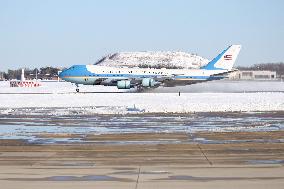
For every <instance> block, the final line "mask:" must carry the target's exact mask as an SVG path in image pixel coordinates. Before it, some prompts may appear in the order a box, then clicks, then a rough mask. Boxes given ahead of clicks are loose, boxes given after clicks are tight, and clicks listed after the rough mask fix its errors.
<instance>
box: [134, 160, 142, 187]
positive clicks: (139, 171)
mask: <svg viewBox="0 0 284 189" xmlns="http://www.w3.org/2000/svg"><path fill="white" fill-rule="evenodd" d="M140 173H141V166H139V169H138V175H137V180H136V185H135V189H137V188H138V183H139V178H140Z"/></svg>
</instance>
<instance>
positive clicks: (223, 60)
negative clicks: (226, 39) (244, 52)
mask: <svg viewBox="0 0 284 189" xmlns="http://www.w3.org/2000/svg"><path fill="white" fill-rule="evenodd" d="M240 50H241V45H231V46H229V47H228V48H227V49H225V50H224V51H223V52H222V53H221V54H219V55H218V56H217V57H216V58H214V59H213V60H212V61H211V62H209V63H208V64H207V65H206V66H203V67H202V69H205V70H231V69H232V68H233V65H234V63H235V61H236V59H237V57H238V55H239V52H240Z"/></svg>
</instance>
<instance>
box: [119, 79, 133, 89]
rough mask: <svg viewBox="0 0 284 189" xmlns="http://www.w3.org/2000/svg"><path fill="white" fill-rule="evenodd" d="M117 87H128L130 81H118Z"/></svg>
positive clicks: (129, 86)
mask: <svg viewBox="0 0 284 189" xmlns="http://www.w3.org/2000/svg"><path fill="white" fill-rule="evenodd" d="M117 88H118V89H130V88H131V85H130V81H128V80H122V81H118V82H117Z"/></svg>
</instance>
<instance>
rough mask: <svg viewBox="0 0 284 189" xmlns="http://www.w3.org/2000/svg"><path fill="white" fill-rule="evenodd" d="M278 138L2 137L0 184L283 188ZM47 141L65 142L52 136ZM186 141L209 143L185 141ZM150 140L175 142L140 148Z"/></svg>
mask: <svg viewBox="0 0 284 189" xmlns="http://www.w3.org/2000/svg"><path fill="white" fill-rule="evenodd" d="M42 135H45V133H42ZM193 135H194V136H193ZM283 136H284V131H265V132H214V133H213V132H197V133H194V134H188V133H140V134H138V133H137V134H131V133H129V134H127V133H124V134H102V135H94V134H86V135H85V136H83V137H84V138H85V140H86V141H88V142H77V143H64V144H60V143H59V144H58V143H57V144H40V143H29V142H27V141H25V140H17V139H1V140H0V186H1V188H5V189H12V188H13V189H14V188H29V189H34V188H37V189H38V188H41V189H45V188H48V189H50V188H53V189H55V188H63V189H64V188H68V189H75V188H92V189H93V188H117V189H120V188H124V189H125V188H131V189H135V188H139V189H143V188H147V189H151V188H155V189H156V188H166V189H167V188H197V189H201V188H218V189H222V188H226V189H228V188H250V189H251V188H257V189H262V188H263V189H264V188H270V189H273V188H283V186H284V167H283V165H284V143H283ZM45 137H51V138H60V137H65V136H64V134H56V133H55V134H46V136H45ZM191 137H194V138H195V139H196V138H199V139H200V141H202V139H206V141H210V140H213V141H215V142H214V143H210V142H206V143H202V142H193V143H192V142H190V143H188V142H187V141H188V139H189V138H191ZM153 139H155V140H160V141H163V140H166V141H170V140H173V141H179V142H173V143H152V142H149V143H147V142H144V143H143V144H142V143H139V141H141V140H143V141H147V140H149V141H152V140H153ZM228 139H230V142H227V141H228ZM101 141H108V142H107V143H101ZM112 141H122V142H121V143H117V142H112ZM125 141H132V142H131V143H127V142H125ZM135 141H138V143H137V144H135ZM216 141H219V142H216ZM232 141H235V142H232Z"/></svg>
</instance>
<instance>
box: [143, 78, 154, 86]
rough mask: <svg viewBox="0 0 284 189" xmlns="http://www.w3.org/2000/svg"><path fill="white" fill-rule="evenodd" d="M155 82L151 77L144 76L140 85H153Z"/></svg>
mask: <svg viewBox="0 0 284 189" xmlns="http://www.w3.org/2000/svg"><path fill="white" fill-rule="evenodd" d="M155 84H156V81H155V80H154V79H152V78H144V79H142V86H143V87H154V86H155Z"/></svg>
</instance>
